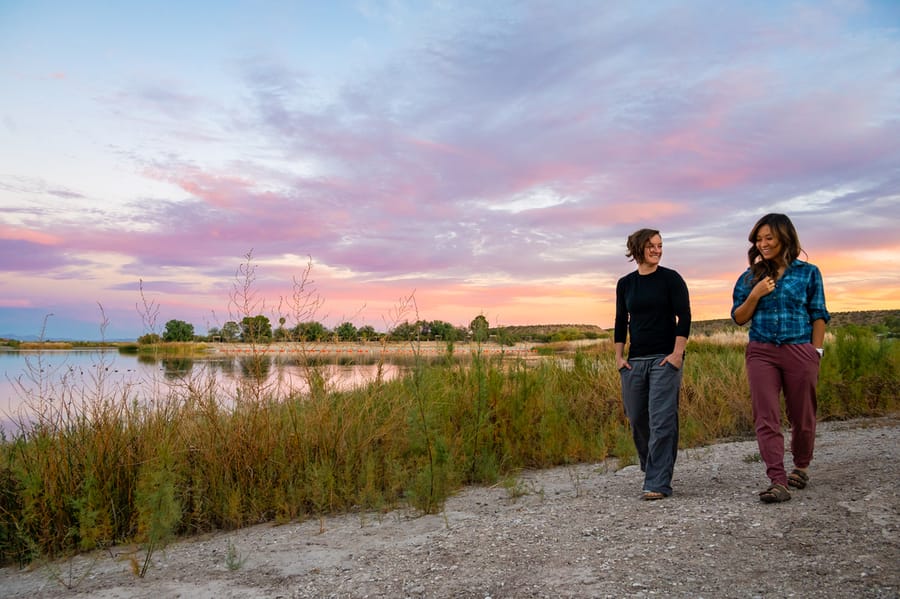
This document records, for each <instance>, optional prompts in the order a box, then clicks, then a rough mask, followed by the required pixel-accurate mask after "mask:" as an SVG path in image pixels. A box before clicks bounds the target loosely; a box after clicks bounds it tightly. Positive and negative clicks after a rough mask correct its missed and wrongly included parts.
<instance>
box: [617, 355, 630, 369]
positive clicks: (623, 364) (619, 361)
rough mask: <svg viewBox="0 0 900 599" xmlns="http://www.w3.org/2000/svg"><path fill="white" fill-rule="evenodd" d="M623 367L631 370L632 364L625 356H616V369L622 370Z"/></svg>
mask: <svg viewBox="0 0 900 599" xmlns="http://www.w3.org/2000/svg"><path fill="white" fill-rule="evenodd" d="M623 368H627V369H628V370H631V364H629V363H628V360H626V359H625V358H620V357H618V356H616V370H622V369H623Z"/></svg>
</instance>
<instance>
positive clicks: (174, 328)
mask: <svg viewBox="0 0 900 599" xmlns="http://www.w3.org/2000/svg"><path fill="white" fill-rule="evenodd" d="M162 338H163V341H192V340H193V339H194V325H192V324H191V323H189V322H185V321H183V320H174V319H173V320H170V321H169V322H167V323H166V328H165V330H164V331H163V335H162Z"/></svg>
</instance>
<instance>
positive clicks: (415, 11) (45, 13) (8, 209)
mask: <svg viewBox="0 0 900 599" xmlns="http://www.w3.org/2000/svg"><path fill="white" fill-rule="evenodd" d="M0 90H2V91H0V336H5V335H22V336H24V335H37V334H39V333H40V332H41V328H42V323H43V322H44V321H45V319H46V330H45V336H46V337H48V338H51V339H52V338H72V337H74V338H82V339H99V338H100V337H101V335H102V336H104V337H106V338H110V339H113V338H116V339H117V338H132V339H133V338H135V337H137V336H138V335H141V334H143V333H145V332H149V331H148V329H149V328H152V326H154V324H153V323H154V322H155V327H156V329H157V331H156V332H160V331H161V330H162V328H163V326H164V323H165V322H166V321H167V320H169V319H181V320H187V321H188V322H191V323H192V324H194V326H195V330H196V332H197V333H198V334H205V333H206V331H207V329H208V328H209V327H211V326H221V325H222V324H223V323H224V322H225V321H227V320H240V317H241V316H242V315H241V309H240V307H238V306H235V305H234V302H233V301H230V300H233V299H234V297H233V296H234V289H235V287H234V285H235V273H236V271H237V269H238V267H239V266H240V265H241V263H242V261H244V260H245V256H246V255H247V254H248V253H251V252H252V263H253V264H254V265H255V267H256V271H255V272H256V281H255V283H254V285H253V288H254V290H255V291H256V293H257V295H256V296H255V299H256V300H257V301H260V302H265V305H264V306H261V308H260V310H259V312H262V313H264V314H267V315H269V316H270V317H273V316H276V315H277V314H278V313H279V299H280V298H283V299H284V300H286V302H287V304H290V298H291V294H292V280H293V278H294V277H299V276H301V275H302V273H303V269H304V267H305V265H306V263H307V260H309V259H311V261H312V271H311V276H310V278H311V279H312V280H313V281H314V283H313V284H312V285H310V286H309V287H308V289H312V290H313V291H314V293H315V294H317V295H318V296H319V297H321V299H322V300H324V303H323V305H322V306H321V307H320V308H319V310H318V311H317V312H316V313H315V315H314V317H313V318H312V319H313V320H318V321H320V322H322V323H324V324H326V326H329V327H333V326H336V325H337V324H339V323H341V322H343V321H346V320H349V321H351V322H353V323H354V324H355V325H356V326H363V325H371V326H373V327H375V328H376V329H377V330H385V329H386V324H389V323H390V322H392V321H393V320H395V319H396V317H397V310H398V306H399V305H400V304H401V298H405V297H409V296H411V295H412V296H413V297H414V298H415V306H416V307H417V310H418V314H417V315H416V314H414V313H409V312H407V313H405V314H404V315H405V316H406V317H408V318H409V320H415V319H416V317H417V316H418V318H422V319H426V320H435V319H439V320H446V321H449V322H451V323H453V324H456V325H467V324H468V323H469V322H470V321H471V320H472V319H473V318H475V317H476V316H477V315H479V314H483V315H484V316H485V317H486V318H487V319H488V321H489V322H490V324H491V325H492V326H495V325H514V324H551V323H585V324H596V325H599V326H602V327H611V326H612V324H613V315H614V314H613V312H614V290H615V282H616V280H617V278H619V277H620V276H622V275H624V274H625V273H627V272H629V271H630V270H633V269H634V264H633V263H631V262H628V260H627V259H626V258H625V255H624V253H625V239H626V237H627V236H628V235H629V234H630V233H631V232H633V231H634V230H636V229H638V228H641V227H651V228H656V229H660V230H661V231H662V234H663V240H664V244H665V254H664V256H663V262H662V263H663V265H665V266H669V267H671V268H675V269H676V270H678V271H679V272H680V273H681V274H682V276H683V277H684V278H685V280H686V281H687V283H688V286H689V288H690V292H691V300H692V306H693V312H694V318H695V319H696V320H705V319H712V318H726V317H728V315H729V310H730V308H731V291H732V287H733V284H734V281H735V279H736V278H737V277H738V275H739V274H740V273H741V272H742V271H743V269H744V268H746V256H747V248H748V246H749V243H748V241H747V236H748V234H749V231H750V228H751V227H752V225H753V224H754V222H755V221H756V220H757V219H758V218H759V217H760V216H762V215H763V214H765V213H767V212H784V213H787V214H788V215H789V216H790V217H791V218H792V219H793V221H794V223H795V225H796V226H797V228H798V230H799V232H800V238H801V242H802V244H803V246H804V249H805V250H806V252H807V255H808V259H809V261H811V262H813V263H815V264H817V265H818V266H819V267H820V268H821V269H822V272H823V275H824V278H825V291H826V299H827V303H828V308H829V309H830V310H831V311H833V312H837V311H847V310H868V309H897V308H900V260H898V255H900V233H898V230H900V2H896V1H893V0H884V1H871V0H833V1H828V0H810V1H803V0H798V1H784V2H775V1H762V2H737V1H735V2H723V1H722V0H708V1H707V0H697V1H691V0H679V1H665V0H660V1H653V2H633V1H631V0H627V1H600V0H590V1H583V2H582V1H577V0H548V1H546V2H545V1H533V2H503V1H495V0H492V1H490V2H482V1H480V0H479V1H469V2H462V1H461V2H453V1H449V0H433V1H431V2H428V1H426V0H359V1H346V2H338V1H336V2H330V1H329V2H324V1H323V2H318V1H299V0H298V1H295V2H288V1H265V0H258V1H251V0H244V1H232V0H216V1H214V2H213V1H209V2H204V1H191V2H141V3H137V2H106V1H104V2H94V1H78V2H69V1H62V0H60V1H56V2H50V1H42V0H21V1H19V0H0ZM141 281H143V292H144V298H143V299H145V300H147V301H148V302H149V303H150V304H151V305H153V306H156V307H157V308H158V314H157V315H156V317H155V318H151V319H149V320H150V321H152V322H148V318H147V314H146V313H145V314H144V315H143V317H142V315H141V314H140V313H139V310H138V307H139V305H141V304H142V297H141V293H140V287H141ZM285 305H286V304H282V310H283V309H284V306H285ZM101 309H102V313H101ZM49 314H52V316H47V315H49ZM103 315H105V318H106V319H107V321H108V324H107V325H106V326H105V327H102V326H101V325H102V322H103V317H104V316H103ZM288 324H292V323H291V322H290V318H289V319H288ZM101 329H102V331H101Z"/></svg>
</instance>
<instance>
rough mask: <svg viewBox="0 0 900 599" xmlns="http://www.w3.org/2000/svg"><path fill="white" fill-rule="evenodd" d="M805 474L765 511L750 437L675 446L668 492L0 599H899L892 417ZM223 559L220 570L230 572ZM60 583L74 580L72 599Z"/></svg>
mask: <svg viewBox="0 0 900 599" xmlns="http://www.w3.org/2000/svg"><path fill="white" fill-rule="evenodd" d="M810 473H811V476H812V482H811V484H810V486H809V487H808V488H807V489H805V490H802V491H797V492H795V493H794V496H793V499H792V500H791V501H789V502H787V503H784V504H777V505H765V504H762V503H760V502H759V500H758V499H757V495H756V494H757V492H758V491H759V490H760V489H761V488H763V487H764V486H765V483H766V480H765V476H764V467H763V466H762V464H761V463H759V462H758V461H756V444H755V442H753V441H742V442H737V443H724V444H718V445H714V446H710V447H705V448H699V449H694V450H689V451H683V452H681V453H680V454H679V458H678V463H677V465H676V469H675V480H674V486H675V495H673V496H672V497H670V498H668V499H665V500H662V501H657V502H643V501H640V500H639V492H640V485H641V480H642V479H641V474H640V472H639V471H638V469H637V468H636V467H634V466H629V467H626V468H624V469H621V470H616V468H615V464H614V463H613V462H609V463H603V464H585V465H578V466H574V467H563V468H555V469H552V470H546V471H539V472H526V473H522V474H521V475H520V476H519V477H518V479H516V480H515V482H514V483H509V484H506V485H496V486H493V487H489V488H487V487H479V488H468V489H466V490H464V491H462V492H460V493H459V494H458V495H456V496H455V497H453V498H451V499H450V500H449V501H448V502H447V504H446V506H445V510H444V512H443V513H441V514H438V515H434V516H424V517H419V516H416V515H415V514H412V513H408V512H406V511H402V510H401V511H394V512H391V513H387V514H372V513H358V514H348V515H342V516H336V517H330V518H325V519H324V520H322V521H318V520H310V521H306V522H299V523H290V524H285V525H281V526H275V525H260V526H256V527H253V528H248V529H244V530H239V531H233V532H229V533H217V534H212V535H206V536H204V537H201V538H195V539H191V540H185V541H180V542H177V543H174V544H172V545H170V546H169V547H168V548H167V549H166V550H165V551H164V552H160V553H158V554H156V555H155V556H154V558H153V564H152V566H151V568H150V570H149V572H148V574H147V576H146V577H145V578H143V579H140V578H136V577H135V576H134V575H133V574H131V572H130V567H129V565H128V562H127V559H126V556H127V552H128V549H129V548H126V547H119V548H115V549H114V550H113V551H112V552H104V553H97V554H93V555H88V556H81V557H79V558H77V559H75V560H72V561H71V562H66V563H55V564H49V565H43V566H41V567H38V568H33V569H31V570H29V571H20V570H18V569H16V568H5V569H2V570H0V595H2V596H3V597H9V598H28V599H42V598H45V597H73V598H82V597H85V598H86V597H92V598H107V599H113V598H120V599H126V598H127V599H133V598H148V599H150V598H152V599H157V598H159V597H184V598H197V597H209V598H213V597H216V598H239V597H240V598H248V597H249V598H262V597H285V598H287V597H296V598H300V597H413V598H415V597H473V598H474V597H478V598H484V597H493V598H501V597H692V598H696V597H707V598H714V597H715V598H718V597H726V598H727V597H812V596H815V597H826V598H828V597H848V598H850V597H853V598H859V597H891V598H897V597H900V417H891V418H880V419H874V420H861V421H851V422H842V423H829V424H823V425H820V428H819V434H818V440H817V446H816V458H815V460H814V462H813V465H812V469H811V470H810ZM229 566H230V567H229ZM66 585H69V586H71V587H72V588H71V589H67V588H66Z"/></svg>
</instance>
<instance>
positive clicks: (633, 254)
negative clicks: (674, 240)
mask: <svg viewBox="0 0 900 599" xmlns="http://www.w3.org/2000/svg"><path fill="white" fill-rule="evenodd" d="M659 234H660V233H659V231H657V230H656V229H639V230H637V231H635V232H634V233H632V234H631V235H629V236H628V241H627V242H626V243H625V247H627V248H628V251H627V252H625V256H626V257H628V259H630V260H634V261H635V262H636V263H638V264H641V263H642V262H643V261H644V246H646V245H647V243H648V242H649V241H650V240H651V239H652V238H653V237H655V236H656V235H659Z"/></svg>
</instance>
